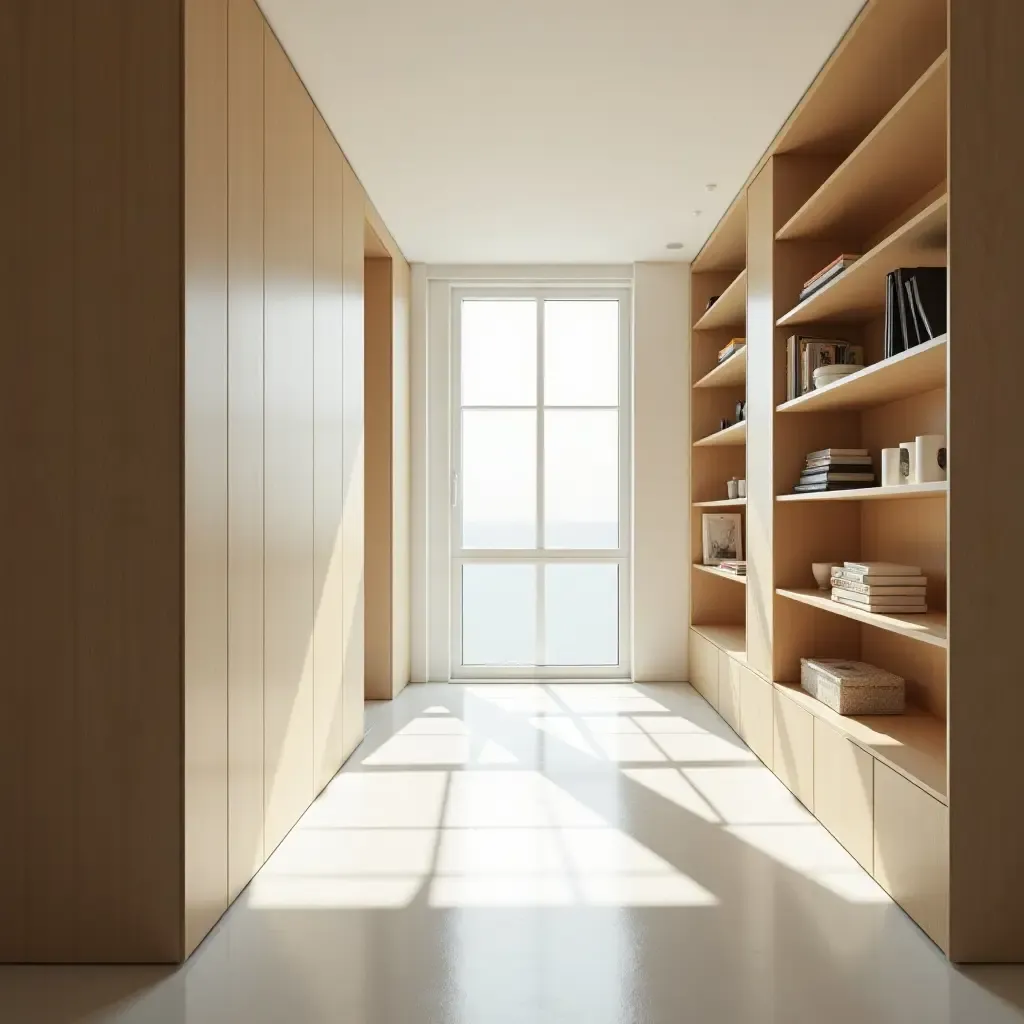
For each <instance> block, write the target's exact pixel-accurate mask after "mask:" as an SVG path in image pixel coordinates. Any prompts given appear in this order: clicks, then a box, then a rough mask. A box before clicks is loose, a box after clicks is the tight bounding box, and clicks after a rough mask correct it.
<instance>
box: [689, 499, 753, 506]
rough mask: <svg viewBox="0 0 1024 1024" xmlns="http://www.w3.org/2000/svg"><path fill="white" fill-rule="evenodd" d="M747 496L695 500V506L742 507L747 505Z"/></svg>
mask: <svg viewBox="0 0 1024 1024" xmlns="http://www.w3.org/2000/svg"><path fill="white" fill-rule="evenodd" d="M746 503H747V499H746V498H722V499H720V500H718V501H695V502H694V503H693V507H694V508H742V507H743V506H744V505H746Z"/></svg>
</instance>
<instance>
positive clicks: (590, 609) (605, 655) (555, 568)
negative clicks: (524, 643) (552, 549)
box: [544, 564, 619, 665]
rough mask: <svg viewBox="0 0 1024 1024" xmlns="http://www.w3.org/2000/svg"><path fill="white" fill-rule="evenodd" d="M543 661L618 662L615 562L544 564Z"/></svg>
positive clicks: (617, 576)
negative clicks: (604, 563) (611, 563)
mask: <svg viewBox="0 0 1024 1024" xmlns="http://www.w3.org/2000/svg"><path fill="white" fill-rule="evenodd" d="M544 623H545V633H546V635H545V648H546V650H545V652H544V664H546V665H617V664H618V663H619V567H618V566H617V565H578V564H566V565H546V566H544Z"/></svg>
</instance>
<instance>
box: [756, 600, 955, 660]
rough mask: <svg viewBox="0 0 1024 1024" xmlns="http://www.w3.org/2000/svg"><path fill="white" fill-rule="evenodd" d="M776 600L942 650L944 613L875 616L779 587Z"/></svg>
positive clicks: (943, 645)
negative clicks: (789, 602) (806, 607)
mask: <svg viewBox="0 0 1024 1024" xmlns="http://www.w3.org/2000/svg"><path fill="white" fill-rule="evenodd" d="M776 593H777V594H778V595H779V596H780V597H785V598H788V599H789V600H790V601H799V602H800V603H801V604H807V605H810V606H811V607H812V608H818V609H820V610H821V611H823V612H829V613H830V614H831V615H839V616H841V617H842V618H844V619H853V620H854V621H856V622H862V623H864V624H865V625H867V626H876V627H877V628H878V629H885V630H888V632H890V633H898V634H899V635H900V636H905V637H908V638H909V639H911V640H920V641H921V642H922V643H926V644H932V645H933V646H935V647H945V646H946V615H945V613H944V612H925V613H924V614H923V615H879V614H878V613H877V612H868V611H861V610H860V609H859V608H854V607H853V606H852V605H848V604H840V603H839V602H838V601H833V600H832V596H831V592H830V591H827V590H787V589H784V588H782V587H780V588H779V589H778V590H776Z"/></svg>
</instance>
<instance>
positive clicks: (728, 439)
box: [693, 420, 747, 448]
mask: <svg viewBox="0 0 1024 1024" xmlns="http://www.w3.org/2000/svg"><path fill="white" fill-rule="evenodd" d="M746 443H747V421H746V420H740V422H739V423H734V424H733V425H732V426H731V427H726V428H725V430H719V431H716V432H715V433H714V434H710V435H708V436H707V437H702V438H701V439H700V440H699V441H694V442H693V447H694V448H717V447H722V446H733V447H735V446H736V445H743V444H746Z"/></svg>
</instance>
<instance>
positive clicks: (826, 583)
mask: <svg viewBox="0 0 1024 1024" xmlns="http://www.w3.org/2000/svg"><path fill="white" fill-rule="evenodd" d="M835 564H836V563H835V562H812V563H811V572H813V573H814V579H815V581H816V582H817V584H818V589H819V590H831V587H832V566H833V565H835Z"/></svg>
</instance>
